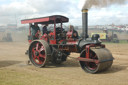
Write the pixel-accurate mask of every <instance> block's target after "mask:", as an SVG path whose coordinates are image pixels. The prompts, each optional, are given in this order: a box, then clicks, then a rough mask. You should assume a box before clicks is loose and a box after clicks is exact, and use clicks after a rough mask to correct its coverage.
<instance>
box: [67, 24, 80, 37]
mask: <svg viewBox="0 0 128 85" xmlns="http://www.w3.org/2000/svg"><path fill="white" fill-rule="evenodd" d="M69 31H70V32H72V38H74V39H78V32H77V31H76V30H75V29H74V26H73V25H70V28H69Z"/></svg>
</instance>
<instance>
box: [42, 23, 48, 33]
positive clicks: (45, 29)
mask: <svg viewBox="0 0 128 85" xmlns="http://www.w3.org/2000/svg"><path fill="white" fill-rule="evenodd" d="M47 26H48V24H45V26H44V27H43V28H42V33H43V34H45V33H46V34H48V30H47Z"/></svg>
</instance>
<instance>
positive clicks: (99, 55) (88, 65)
mask: <svg viewBox="0 0 128 85" xmlns="http://www.w3.org/2000/svg"><path fill="white" fill-rule="evenodd" d="M101 50H102V51H101ZM85 55H86V51H85V50H83V51H82V53H81V55H80V57H82V58H86V56H85ZM89 58H90V59H94V60H98V61H99V63H96V62H87V61H79V62H80V65H81V68H82V69H83V70H84V71H86V72H88V73H97V72H100V71H103V70H106V69H108V68H110V67H111V65H112V63H113V57H112V55H111V53H110V52H109V51H108V50H107V49H105V48H100V49H94V50H90V55H89Z"/></svg>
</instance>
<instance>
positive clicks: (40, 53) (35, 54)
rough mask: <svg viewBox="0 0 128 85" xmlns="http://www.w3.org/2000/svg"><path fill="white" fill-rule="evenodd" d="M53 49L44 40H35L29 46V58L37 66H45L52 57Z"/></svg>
mask: <svg viewBox="0 0 128 85" xmlns="http://www.w3.org/2000/svg"><path fill="white" fill-rule="evenodd" d="M50 54H51V50H50V48H49V45H48V43H47V42H46V41H44V40H35V41H33V42H32V43H31V45H30V47H29V59H30V61H31V62H32V64H33V65H35V66H36V67H43V66H45V65H46V64H47V63H48V62H49V59H50Z"/></svg>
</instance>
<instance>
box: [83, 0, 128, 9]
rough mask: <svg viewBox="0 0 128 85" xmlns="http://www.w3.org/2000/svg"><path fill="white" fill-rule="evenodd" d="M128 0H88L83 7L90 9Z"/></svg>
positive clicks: (123, 2)
mask: <svg viewBox="0 0 128 85" xmlns="http://www.w3.org/2000/svg"><path fill="white" fill-rule="evenodd" d="M126 1H128V0H86V1H85V4H84V6H83V9H90V8H91V7H92V6H95V7H99V8H102V7H107V6H110V5H112V4H119V5H121V4H125V2H126Z"/></svg>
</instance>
